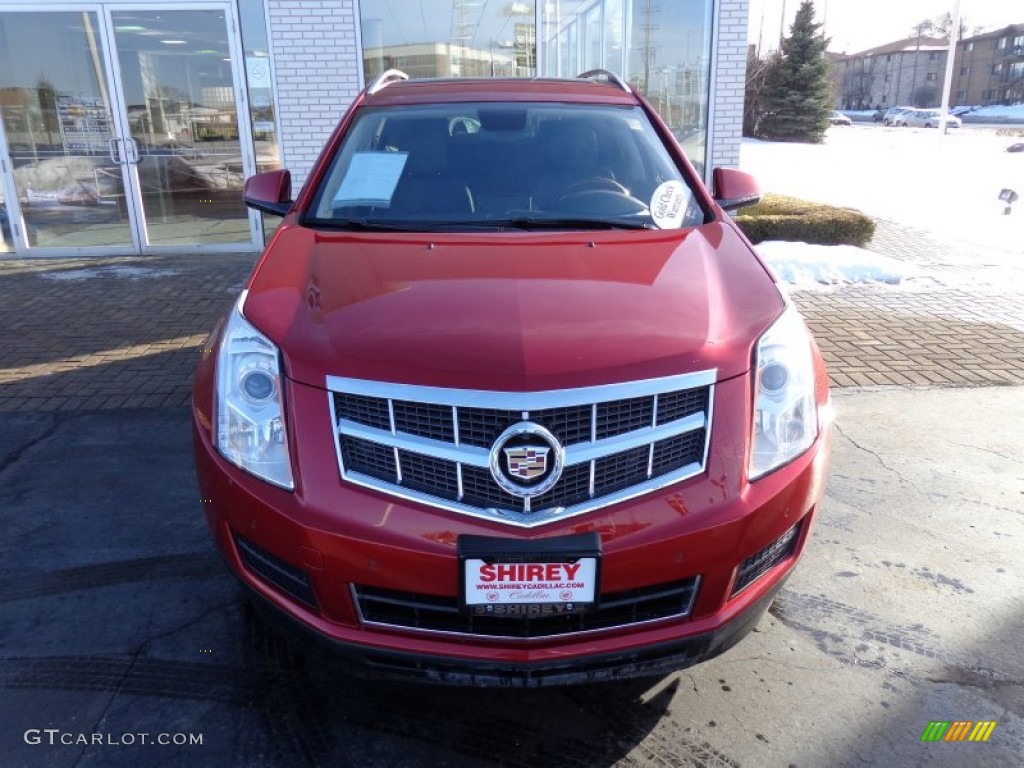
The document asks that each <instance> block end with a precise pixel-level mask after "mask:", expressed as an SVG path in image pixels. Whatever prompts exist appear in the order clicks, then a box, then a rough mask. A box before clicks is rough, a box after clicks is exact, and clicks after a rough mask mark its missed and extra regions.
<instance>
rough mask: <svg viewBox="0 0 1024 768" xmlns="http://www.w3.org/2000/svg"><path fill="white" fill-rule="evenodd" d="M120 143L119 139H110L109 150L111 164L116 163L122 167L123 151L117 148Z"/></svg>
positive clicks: (108, 141)
mask: <svg viewBox="0 0 1024 768" xmlns="http://www.w3.org/2000/svg"><path fill="white" fill-rule="evenodd" d="M120 143H121V140H120V139H118V138H113V137H111V138H110V139H107V149H108V150H109V151H110V160H111V162H114V163H116V164H117V165H121V163H122V160H121V150H120V149H118V146H117V145H118V144H120Z"/></svg>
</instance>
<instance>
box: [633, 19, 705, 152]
mask: <svg viewBox="0 0 1024 768" xmlns="http://www.w3.org/2000/svg"><path fill="white" fill-rule="evenodd" d="M633 6H634V8H633V29H632V45H631V46H630V56H629V67H628V72H629V82H630V83H631V84H632V85H633V86H634V87H635V88H636V89H637V90H639V91H640V92H641V93H643V94H644V95H645V96H646V97H647V99H648V100H649V101H650V102H651V104H652V105H653V106H654V108H655V109H656V110H658V113H659V114H660V115H661V117H662V119H664V120H665V122H666V123H668V126H669V128H671V129H672V133H673V134H675V137H676V138H677V139H678V140H679V142H680V144H682V146H683V149H684V150H685V151H686V154H687V155H688V156H689V158H690V159H691V160H692V161H693V163H694V164H695V165H696V166H697V169H698V171H703V167H704V155H705V152H706V148H707V121H708V117H707V115H708V96H709V93H710V82H709V73H710V68H711V0H696V1H695V2H687V3H654V2H650V1H649V0H642V2H635V3H634V4H633Z"/></svg>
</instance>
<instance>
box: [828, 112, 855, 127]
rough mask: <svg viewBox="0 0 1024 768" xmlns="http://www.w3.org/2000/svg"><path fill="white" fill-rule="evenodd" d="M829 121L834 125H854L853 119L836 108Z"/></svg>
mask: <svg viewBox="0 0 1024 768" xmlns="http://www.w3.org/2000/svg"><path fill="white" fill-rule="evenodd" d="M828 121H829V122H830V123H831V124H832V125H853V120H851V119H850V118H848V117H847V116H846V115H844V114H843V113H842V112H838V111H836V110H833V111H832V114H831V115H829V116H828Z"/></svg>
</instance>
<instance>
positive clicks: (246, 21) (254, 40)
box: [238, 0, 281, 239]
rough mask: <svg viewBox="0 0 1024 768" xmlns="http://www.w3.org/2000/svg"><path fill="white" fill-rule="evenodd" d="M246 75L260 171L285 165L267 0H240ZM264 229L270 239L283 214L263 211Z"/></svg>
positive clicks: (272, 169)
mask: <svg viewBox="0 0 1024 768" xmlns="http://www.w3.org/2000/svg"><path fill="white" fill-rule="evenodd" d="M238 9H239V14H240V19H241V22H242V48H243V50H244V52H245V76H246V82H247V83H248V85H249V119H250V120H251V124H252V137H253V142H254V144H255V145H256V171H257V172H258V173H263V172H264V171H274V170H277V169H278V168H280V167H281V151H280V147H279V142H278V138H277V123H276V122H275V119H274V118H275V116H274V80H273V78H272V77H271V72H270V46H269V44H268V42H267V19H266V12H265V8H264V6H263V0H239V3H238ZM262 218H263V231H264V235H265V236H266V237H267V238H268V239H269V238H270V235H271V234H272V233H273V231H274V229H276V228H277V225H278V224H280V223H281V217H279V216H271V215H269V214H263V215H262Z"/></svg>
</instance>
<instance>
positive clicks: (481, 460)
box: [332, 398, 491, 469]
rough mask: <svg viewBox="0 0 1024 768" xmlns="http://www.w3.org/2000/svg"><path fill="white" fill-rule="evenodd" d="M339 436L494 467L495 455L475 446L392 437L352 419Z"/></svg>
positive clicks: (338, 429)
mask: <svg viewBox="0 0 1024 768" xmlns="http://www.w3.org/2000/svg"><path fill="white" fill-rule="evenodd" d="M332 399H333V398H332ZM335 432H337V433H340V434H343V435H349V436H350V437H357V438H359V439H360V440H368V441H369V442H371V443H377V444H378V445H384V446H387V447H388V448H401V449H402V450H405V451H412V452H413V453H422V454H424V455H426V456H430V457H431V458H435V459H444V460H446V461H452V462H459V463H461V464H469V465H470V466H474V467H480V468H481V469H488V468H489V467H490V466H491V452H490V451H489V450H487V449H486V448H479V447H477V446H475V445H459V446H456V445H454V444H452V443H446V442H444V441H443V440H434V439H432V438H429V437H420V436H419V435H410V434H408V433H407V432H402V433H399V434H394V435H392V434H389V433H388V432H385V431H384V430H382V429H376V428H375V427H368V426H366V425H365V424H360V423H359V422H357V421H349V420H348V419H338V421H337V422H336V424H335Z"/></svg>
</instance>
